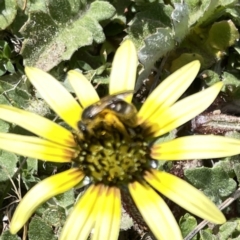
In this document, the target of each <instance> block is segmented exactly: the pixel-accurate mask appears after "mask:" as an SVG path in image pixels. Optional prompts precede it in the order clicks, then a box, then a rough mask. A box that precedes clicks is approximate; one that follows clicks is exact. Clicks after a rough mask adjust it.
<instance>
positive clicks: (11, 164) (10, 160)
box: [0, 151, 18, 182]
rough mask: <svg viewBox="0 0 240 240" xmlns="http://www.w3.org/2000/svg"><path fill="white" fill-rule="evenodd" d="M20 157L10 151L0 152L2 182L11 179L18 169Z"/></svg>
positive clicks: (0, 178)
mask: <svg viewBox="0 0 240 240" xmlns="http://www.w3.org/2000/svg"><path fill="white" fill-rule="evenodd" d="M17 162H18V158H17V156H16V155H15V154H13V153H10V152H5V151H1V152H0V182H3V181H7V180H9V178H10V177H12V176H13V175H14V173H15V171H16V167H17V166H16V164H17Z"/></svg>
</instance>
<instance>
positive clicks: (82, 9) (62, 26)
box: [21, 0, 115, 71]
mask: <svg viewBox="0 0 240 240" xmlns="http://www.w3.org/2000/svg"><path fill="white" fill-rule="evenodd" d="M59 6H61V7H59ZM62 6H63V8H64V9H65V11H63V10H62ZM47 9H48V13H46V12H42V11H38V12H33V13H31V14H30V17H29V19H28V22H27V23H26V25H25V26H24V27H23V28H22V29H21V33H22V34H23V35H24V36H25V40H24V42H23V48H22V55H23V57H24V58H25V64H26V65H28V66H35V67H39V68H41V69H43V70H45V71H48V70H50V69H52V68H53V67H54V66H56V65H57V64H58V63H60V62H61V61H63V60H69V59H70V57H71V56H72V54H73V53H74V52H75V51H76V50H77V49H78V48H81V47H83V46H88V45H91V44H92V43H93V42H96V43H102V42H103V41H104V40H105V35H104V33H103V29H102V27H101V25H100V24H99V21H103V20H107V19H110V18H111V17H112V16H113V15H114V13H115V9H114V7H113V6H112V5H110V3H108V2H105V1H95V2H93V3H91V4H86V3H85V4H83V3H81V4H80V3H79V1H74V0H72V1H68V2H66V1H65V0H56V1H52V0H51V1H50V0H49V1H48V5H47ZM66 11H67V12H66ZM63 12H64V14H63Z"/></svg>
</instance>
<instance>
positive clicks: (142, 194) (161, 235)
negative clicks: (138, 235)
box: [128, 182, 182, 240]
mask: <svg viewBox="0 0 240 240" xmlns="http://www.w3.org/2000/svg"><path fill="white" fill-rule="evenodd" d="M128 188H129V191H130V193H131V196H132V198H133V200H134V202H135V204H136V205H137V208H138V210H139V211H140V213H141V214H142V216H143V218H144V220H145V221H146V223H147V224H148V226H149V228H150V229H151V231H152V232H153V234H154V235H155V237H156V238H157V239H159V240H168V239H169V240H170V239H174V240H178V239H182V235H181V232H180V229H179V227H178V224H177V222H176V220H175V218H174V217H173V215H172V213H171V211H170V209H169V208H168V206H167V204H166V203H165V202H164V201H163V199H162V198H161V197H160V196H159V195H158V194H157V193H156V192H155V191H154V190H152V188H151V187H149V186H148V185H142V184H140V183H138V182H134V183H131V184H129V185H128Z"/></svg>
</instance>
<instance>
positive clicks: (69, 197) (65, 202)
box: [55, 189, 75, 210]
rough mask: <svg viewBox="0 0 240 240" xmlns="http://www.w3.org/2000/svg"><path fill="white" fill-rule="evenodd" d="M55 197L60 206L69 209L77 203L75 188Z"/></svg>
mask: <svg viewBox="0 0 240 240" xmlns="http://www.w3.org/2000/svg"><path fill="white" fill-rule="evenodd" d="M55 199H56V201H57V203H58V205H59V206H61V207H63V208H66V209H67V210H69V209H70V208H71V207H72V206H73V205H74V203H75V197H74V189H70V190H69V191H67V192H65V193H63V194H59V195H57V196H55Z"/></svg>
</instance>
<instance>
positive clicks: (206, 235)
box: [200, 230, 218, 240]
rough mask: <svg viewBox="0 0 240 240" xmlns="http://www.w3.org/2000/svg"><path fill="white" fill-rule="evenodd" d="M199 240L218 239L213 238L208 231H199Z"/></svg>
mask: <svg viewBox="0 0 240 240" xmlns="http://www.w3.org/2000/svg"><path fill="white" fill-rule="evenodd" d="M200 237H201V240H217V239H218V238H217V237H216V236H214V235H213V234H212V233H210V232H209V230H201V231H200Z"/></svg>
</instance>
